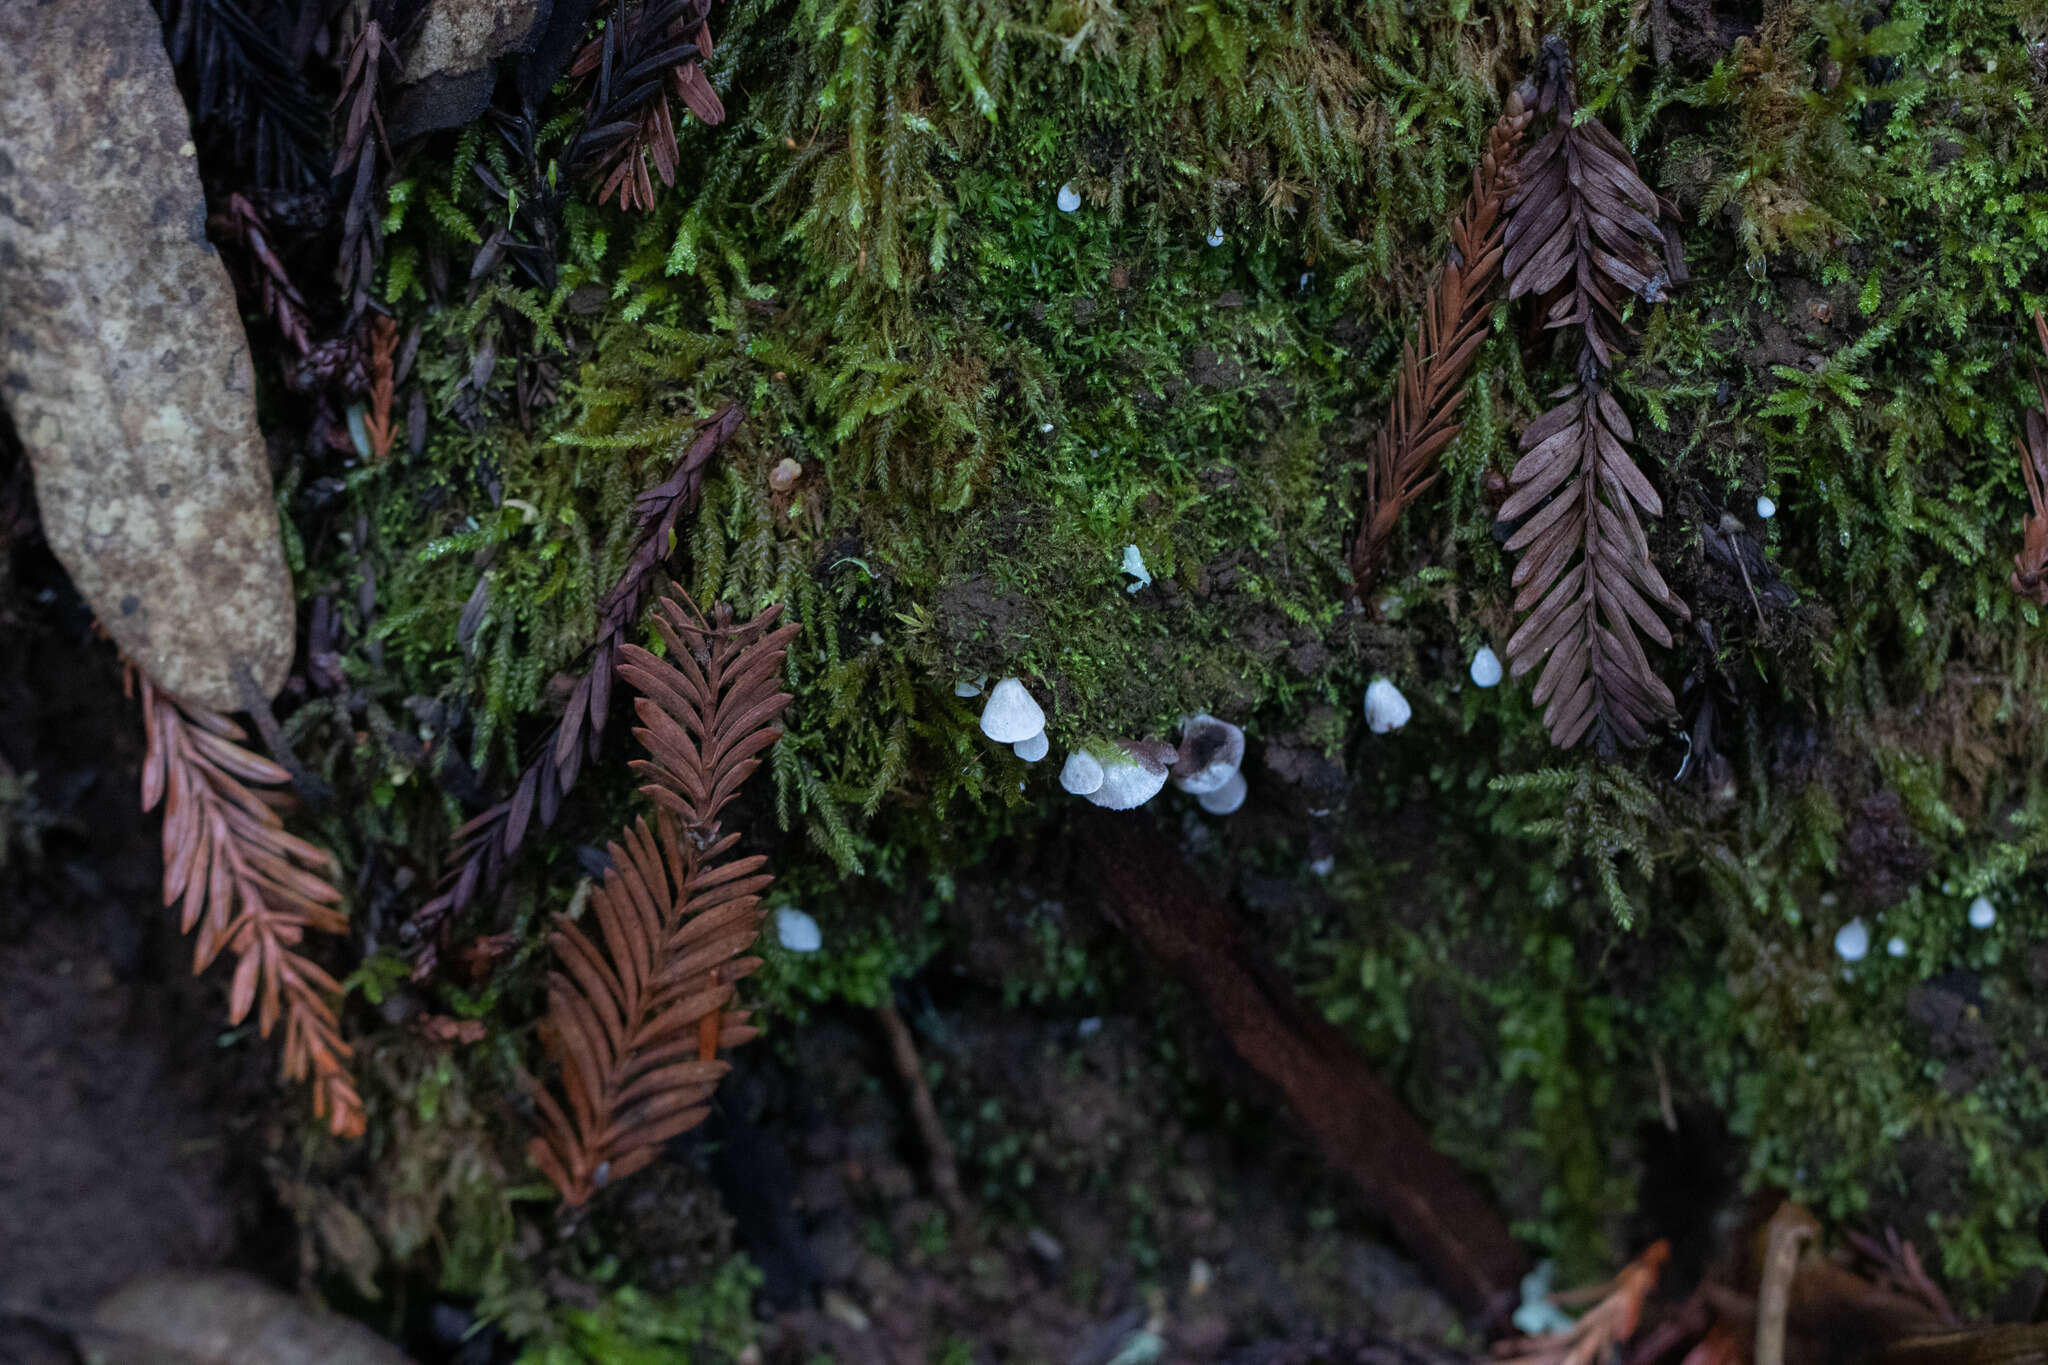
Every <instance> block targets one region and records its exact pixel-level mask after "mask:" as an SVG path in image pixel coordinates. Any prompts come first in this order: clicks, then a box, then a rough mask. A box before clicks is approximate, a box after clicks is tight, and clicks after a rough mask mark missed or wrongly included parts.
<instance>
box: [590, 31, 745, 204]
mask: <svg viewBox="0 0 2048 1365" xmlns="http://www.w3.org/2000/svg"><path fill="white" fill-rule="evenodd" d="M710 13H711V3H710V0H645V3H644V4H642V5H641V6H640V8H639V9H638V10H637V11H636V12H634V13H632V14H630V15H629V14H628V13H627V10H626V3H625V0H618V2H617V4H616V5H615V6H614V8H613V11H612V17H611V21H610V22H609V23H607V24H606V25H605V31H604V32H603V33H602V34H600V35H599V36H598V37H596V38H593V39H592V40H591V41H590V42H589V44H587V45H586V46H585V47H584V49H583V51H581V52H580V53H578V54H577V56H576V61H575V63H574V64H573V65H572V66H571V67H570V68H569V74H570V76H572V77H578V78H581V77H589V76H595V77H596V78H597V80H596V83H595V85H594V87H593V89H592V90H591V94H590V108H589V111H588V114H587V116H586V119H585V123H584V128H583V131H582V132H581V133H579V134H578V135H577V138H576V142H575V145H574V146H572V147H571V148H570V149H569V153H568V157H567V160H568V162H569V164H570V166H571V167H572V168H573V169H574V170H576V171H577V172H578V173H579V174H582V175H585V176H587V177H589V178H590V179H592V180H594V181H596V182H597V183H598V193H597V200H598V202H599V203H600V204H602V203H604V202H605V201H606V200H608V199H610V198H611V197H612V196H613V195H617V196H618V200H619V207H620V208H625V209H634V208H637V209H641V210H646V209H651V208H653V207H654V182H653V180H652V179H651V178H650V177H649V176H648V173H647V169H648V166H649V164H650V163H651V164H652V165H653V167H654V173H655V174H656V175H658V176H660V177H661V183H662V184H663V185H664V186H670V187H672V186H674V184H675V183H676V170H677V168H678V166H679V165H680V164H681V161H682V152H681V149H680V148H678V147H677V145H676V127H675V116H674V114H673V112H672V111H671V110H670V108H669V99H670V97H671V96H674V97H675V98H676V99H679V100H681V101H682V102H683V105H684V107H685V108H687V109H688V110H689V111H690V112H691V113H693V114H695V115H696V116H697V117H698V118H699V119H702V120H703V121H704V122H705V123H709V124H717V123H722V122H724V121H725V106H724V104H722V103H721V102H720V101H719V98H718V92H717V91H715V90H713V89H712V88H711V82H710V81H709V80H708V79H706V78H705V75H704V67H703V65H702V59H703V58H705V57H709V56H710V55H711V29H710V26H709V25H707V24H706V23H705V22H704V21H705V19H706V18H707V17H708V16H709V15H710Z"/></svg>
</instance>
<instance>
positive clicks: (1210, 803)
mask: <svg viewBox="0 0 2048 1365" xmlns="http://www.w3.org/2000/svg"><path fill="white" fill-rule="evenodd" d="M1244 794H1245V781H1244V774H1243V773H1232V774H1231V775H1230V776H1229V777H1227V778H1225V779H1224V781H1223V785H1222V786H1220V787H1218V788H1217V789H1216V790H1215V791H1211V792H1203V793H1202V794H1201V795H1199V796H1197V797H1196V798H1195V804H1196V805H1198V806H1200V807H1201V808H1202V809H1203V810H1205V811H1207V812H1209V814H1211V815H1229V814H1231V813H1232V812H1234V811H1235V810H1236V809H1237V808H1238V807H1239V806H1242V805H1243V804H1244Z"/></svg>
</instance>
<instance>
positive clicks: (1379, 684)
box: [1365, 678, 1414, 735]
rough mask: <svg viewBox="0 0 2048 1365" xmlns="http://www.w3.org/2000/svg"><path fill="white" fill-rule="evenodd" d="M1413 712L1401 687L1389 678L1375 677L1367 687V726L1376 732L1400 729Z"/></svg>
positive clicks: (1380, 733) (1382, 733) (1377, 733)
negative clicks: (1402, 693)
mask: <svg viewBox="0 0 2048 1365" xmlns="http://www.w3.org/2000/svg"><path fill="white" fill-rule="evenodd" d="M1413 714H1414V711H1413V710H1412V709H1411V708H1410V707H1409V705H1408V699H1407V698H1406V697H1404V696H1402V695H1401V689H1400V688H1398V687H1396V686H1394V684H1393V683H1391V682H1390V681H1388V680H1387V679H1385V678H1374V679H1373V680H1372V686H1370V687H1368V688H1366V689H1365V727H1366V729H1368V730H1371V731H1372V732H1373V733H1374V734H1376V735H1384V734H1386V733H1387V732H1388V731H1389V730H1398V729H1400V728H1401V727H1402V726H1404V725H1406V724H1407V723H1408V717H1409V716H1411V715H1413Z"/></svg>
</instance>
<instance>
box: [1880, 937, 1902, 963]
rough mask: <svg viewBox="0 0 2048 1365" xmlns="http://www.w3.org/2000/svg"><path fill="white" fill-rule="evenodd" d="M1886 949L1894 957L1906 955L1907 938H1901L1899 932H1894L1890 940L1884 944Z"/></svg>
mask: <svg viewBox="0 0 2048 1365" xmlns="http://www.w3.org/2000/svg"><path fill="white" fill-rule="evenodd" d="M1884 950H1885V951H1886V952H1888V953H1890V954H1891V955H1892V956H1893V957H1904V956H1905V955H1906V940H1904V939H1902V938H1900V937H1899V936H1898V935H1897V934H1893V935H1892V936H1891V939H1890V941H1889V942H1887V943H1886V944H1885V945H1884Z"/></svg>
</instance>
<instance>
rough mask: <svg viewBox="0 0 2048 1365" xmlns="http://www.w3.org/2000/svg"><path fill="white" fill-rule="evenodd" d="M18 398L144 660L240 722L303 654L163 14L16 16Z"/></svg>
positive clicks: (78, 559)
mask: <svg viewBox="0 0 2048 1365" xmlns="http://www.w3.org/2000/svg"><path fill="white" fill-rule="evenodd" d="M0 210H4V211H0V318H5V320H6V321H5V326H4V329H0V393H4V395H5V401H6V404H7V408H8V410H9V412H10V413H11V415H12V417H13V420H14V425H15V429H16V431H17V432H18V433H19V435H20V437H21V442H22V445H23V447H24V448H25V449H26V450H27V452H28V457H29V463H30V465H31V467H32V469H33V470H34V474H35V485H36V497H37V501H38V502H39V504H40V506H41V509H42V517H43V528H44V533H45V535H46V536H47V537H48V539H49V543H50V547H51V548H52V549H53V550H54V551H55V552H56V554H57V557H58V559H60V560H61V561H63V564H64V567H65V568H66V569H67V570H68V571H69V572H70V574H71V577H72V579H73V581H74V582H76V583H77V585H78V588H79V591H80V592H82V593H83V594H84V595H85V598H86V600H87V601H88V602H89V603H91V604H92V607H93V609H94V610H95V611H96V612H97V613H98V614H99V617H100V620H101V621H102V622H103V623H104V624H105V626H106V628H107V630H108V631H110V632H111V633H112V634H113V636H114V639H115V640H116V641H117V642H119V644H120V645H121V648H122V649H123V650H125V651H126V652H127V653H128V656H129V657H130V658H132V659H134V660H135V661H136V662H137V663H139V664H140V665H142V667H143V668H145V669H147V670H148V672H149V673H150V675H151V676H152V677H154V678H155V679H156V680H157V681H158V682H159V683H161V684H162V685H163V686H164V687H165V688H166V689H168V690H170V691H172V692H175V693H177V694H178V695H180V696H183V697H186V698H188V699H190V700H192V701H196V702H200V703H203V704H204V705H207V706H211V707H215V708H218V709H223V710H239V709H241V708H242V707H243V706H244V705H245V704H246V702H245V695H246V689H245V687H244V685H243V683H242V681H241V679H242V677H243V676H244V674H246V677H247V679H248V681H249V683H250V685H252V686H253V688H254V689H255V690H256V691H257V692H260V693H261V694H262V696H263V698H264V699H266V700H267V699H268V698H269V697H271V696H273V695H274V694H275V693H276V692H277V690H278V688H279V687H281V686H282V685H283V683H284V677H285V672H286V670H287V669H288V668H289V667H290V664H291V656H292V635H293V606H292V594H291V580H290V578H289V576H288V575H287V574H286V571H285V564H284V553H283V549H282V546H281V544H280V542H279V538H278V519H277V507H276V503H275V501H274V500H273V498H272V495H271V487H270V469H269V464H268V462H267V459H266V455H265V450H264V443H263V436H262V433H261V432H260V431H258V429H257V425H256V403H255V399H256V389H255V380H254V376H253V372H252V369H251V366H250V360H249V343H248V340H247V338H246V337H245V336H244V334H243V331H242V325H241V320H240V317H239V316H238V314H237V312H236V306H235V296H234V290H233V288H232V287H231V285H230V283H229V280H228V276H227V272H226V270H225V269H224V268H223V267H222V265H221V263H220V260H219V259H218V257H217V256H216V255H215V253H214V250H213V247H212V246H211V245H210V244H209V243H208V242H207V240H206V200H205V197H204V195H203V194H202V193H201V191H200V184H199V175H198V171H197V169H196V167H195V165H194V149H193V143H192V135H191V130H190V128H189V126H188V124H187V121H186V114H185V106H184V102H183V101H182V100H181V99H180V98H179V95H178V89H177V85H176V83H175V82H174V81H173V79H172V75H171V66H170V62H169V61H168V59H167V58H166V57H165V55H164V49H163V42H162V39H161V37H160V35H159V33H158V29H157V19H156V16H155V15H154V14H153V13H151V11H150V8H149V6H148V5H147V4H145V3H143V0H109V3H100V2H99V0H56V2H55V3H50V4H24V3H14V2H10V3H8V4H5V5H0Z"/></svg>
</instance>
